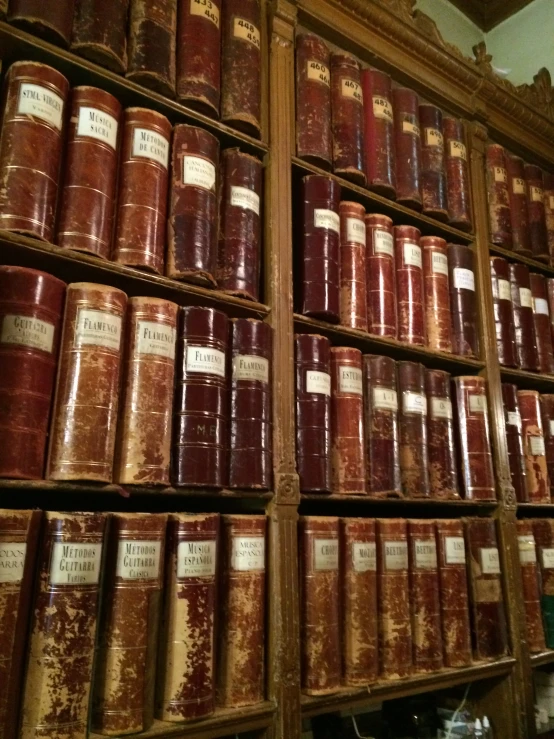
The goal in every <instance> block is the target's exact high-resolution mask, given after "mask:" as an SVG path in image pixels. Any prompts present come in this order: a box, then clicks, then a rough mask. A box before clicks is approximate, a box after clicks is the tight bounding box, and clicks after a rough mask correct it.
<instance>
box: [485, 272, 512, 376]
mask: <svg viewBox="0 0 554 739" xmlns="http://www.w3.org/2000/svg"><path fill="white" fill-rule="evenodd" d="M490 265H491V282H492V301H493V308H494V325H495V329H496V349H497V352H498V361H499V362H500V364H502V365H504V367H517V363H518V362H517V351H516V334H515V326H514V309H513V306H512V289H511V287H510V265H509V264H508V262H507V261H506V260H505V259H502V257H491V258H490Z"/></svg>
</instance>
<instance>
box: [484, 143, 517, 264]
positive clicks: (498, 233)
mask: <svg viewBox="0 0 554 739" xmlns="http://www.w3.org/2000/svg"><path fill="white" fill-rule="evenodd" d="M507 157H508V155H507V153H506V150H505V149H504V148H503V147H502V146H500V145H499V144H489V145H488V146H487V148H486V159H485V166H486V175H487V192H488V200H489V228H490V239H491V241H492V243H493V244H498V246H502V247H504V249H511V248H512V247H513V236H512V214H511V208H510V190H509V187H508V185H509V180H508V168H507V167H508V164H507Z"/></svg>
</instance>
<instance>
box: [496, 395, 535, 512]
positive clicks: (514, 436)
mask: <svg viewBox="0 0 554 739" xmlns="http://www.w3.org/2000/svg"><path fill="white" fill-rule="evenodd" d="M502 400H503V401H504V423H505V424H506V427H505V433H506V444H507V446H508V461H509V464H510V477H511V480H512V485H513V487H514V490H515V494H516V500H517V501H518V503H529V495H528V494H527V481H526V477H527V471H526V466H525V455H524V453H523V436H522V434H521V413H520V412H519V400H518V397H517V386H516V385H511V384H510V383H506V382H503V383H502Z"/></svg>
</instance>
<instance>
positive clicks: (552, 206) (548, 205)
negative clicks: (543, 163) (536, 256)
mask: <svg viewBox="0 0 554 739" xmlns="http://www.w3.org/2000/svg"><path fill="white" fill-rule="evenodd" d="M543 184H544V218H545V223H546V240H547V243H548V253H549V254H550V266H552V265H553V264H554V174H552V173H551V172H543Z"/></svg>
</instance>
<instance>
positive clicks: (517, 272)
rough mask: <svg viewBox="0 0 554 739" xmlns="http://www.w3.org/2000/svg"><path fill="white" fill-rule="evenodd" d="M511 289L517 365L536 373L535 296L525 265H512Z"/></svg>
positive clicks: (537, 364)
mask: <svg viewBox="0 0 554 739" xmlns="http://www.w3.org/2000/svg"><path fill="white" fill-rule="evenodd" d="M510 287H511V290H512V306H513V310H514V326H515V332H516V350H517V364H518V367H519V368H520V369H524V370H531V371H533V372H536V371H537V370H538V368H539V355H538V351H537V339H536V336H535V319H534V316H533V295H532V293H531V281H530V278H529V269H528V268H527V267H526V266H525V265H524V264H510Z"/></svg>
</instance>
